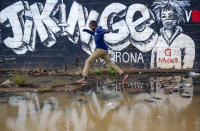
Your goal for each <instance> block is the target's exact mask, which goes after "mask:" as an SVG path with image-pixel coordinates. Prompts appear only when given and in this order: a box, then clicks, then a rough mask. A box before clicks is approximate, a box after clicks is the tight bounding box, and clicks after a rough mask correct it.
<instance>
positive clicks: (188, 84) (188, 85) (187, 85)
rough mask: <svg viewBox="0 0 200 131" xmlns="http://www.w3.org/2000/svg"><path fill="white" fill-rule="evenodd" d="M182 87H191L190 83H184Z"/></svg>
mask: <svg viewBox="0 0 200 131" xmlns="http://www.w3.org/2000/svg"><path fill="white" fill-rule="evenodd" d="M183 86H185V87H191V86H192V84H191V83H186V84H183Z"/></svg>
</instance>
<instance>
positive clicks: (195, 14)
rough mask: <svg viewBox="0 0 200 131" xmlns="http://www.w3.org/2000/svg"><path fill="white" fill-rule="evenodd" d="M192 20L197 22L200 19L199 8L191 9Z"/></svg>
mask: <svg viewBox="0 0 200 131" xmlns="http://www.w3.org/2000/svg"><path fill="white" fill-rule="evenodd" d="M192 21H193V22H195V23H198V22H199V21H200V10H194V11H192Z"/></svg>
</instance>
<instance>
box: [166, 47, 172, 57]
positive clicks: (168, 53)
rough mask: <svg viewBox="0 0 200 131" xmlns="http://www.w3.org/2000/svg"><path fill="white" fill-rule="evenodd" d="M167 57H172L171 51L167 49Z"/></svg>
mask: <svg viewBox="0 0 200 131" xmlns="http://www.w3.org/2000/svg"><path fill="white" fill-rule="evenodd" d="M165 55H166V56H170V57H171V49H169V48H167V49H166V50H165Z"/></svg>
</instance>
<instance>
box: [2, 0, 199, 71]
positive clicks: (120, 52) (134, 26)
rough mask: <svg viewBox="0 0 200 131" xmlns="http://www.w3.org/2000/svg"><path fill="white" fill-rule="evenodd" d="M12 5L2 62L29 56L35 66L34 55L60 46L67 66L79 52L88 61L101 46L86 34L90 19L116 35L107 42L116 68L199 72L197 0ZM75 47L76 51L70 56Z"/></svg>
mask: <svg viewBox="0 0 200 131" xmlns="http://www.w3.org/2000/svg"><path fill="white" fill-rule="evenodd" d="M10 2H11V1H1V2H0V3H1V7H0V8H1V9H0V34H1V35H0V57H2V59H3V58H5V57H8V56H9V53H6V51H7V50H9V51H8V52H10V50H11V51H12V53H11V52H10V53H11V54H12V56H14V57H16V59H17V57H19V56H26V57H28V61H29V63H31V62H32V60H31V57H29V55H30V54H31V56H34V55H36V56H38V57H42V55H41V54H38V52H37V50H40V48H41V46H42V49H45V50H47V51H48V50H49V51H52V50H53V49H55V47H56V46H58V45H59V48H60V49H65V48H67V49H68V54H67V55H65V54H64V53H61V54H59V55H60V56H62V55H63V56H62V57H65V58H66V59H65V62H67V61H68V63H70V61H71V59H68V58H69V57H75V56H76V57H79V56H77V55H76V52H79V50H81V51H83V53H82V55H83V56H86V57H87V55H91V54H92V53H93V51H94V49H95V43H94V39H93V38H92V36H91V35H90V34H87V33H85V32H83V31H82V30H83V29H85V28H87V29H89V26H88V24H89V21H90V20H97V21H98V24H99V26H102V27H103V28H107V29H109V30H111V32H110V33H108V34H105V41H106V42H107V44H108V46H109V53H110V56H111V58H112V60H113V61H114V62H116V63H122V64H123V65H126V64H129V66H130V67H138V68H161V69H171V68H173V69H191V68H199V65H198V63H199V61H198V52H199V51H198V48H199V47H198V46H199V45H198V43H199V42H200V41H199V38H200V36H199V34H200V24H199V23H200V6H197V5H198V4H197V5H196V4H195V2H196V3H198V1H197V0H196V1H189V0H154V1H150V2H149V1H141V2H140V1H131V2H130V1H129V2H123V1H121V2H113V3H112V1H111V2H101V1H96V3H94V2H90V1H86V0H85V1H79V0H77V1H66V0H46V1H40V0H39V1H38V2H35V1H25V0H20V1H15V2H13V3H10ZM193 8H194V9H193ZM198 9H199V10H198ZM192 28H194V30H193V29H192ZM191 34H192V36H191ZM61 44H62V45H63V46H65V47H62V45H61ZM68 45H70V46H69V47H68ZM72 46H73V47H76V48H75V49H73V50H71V52H70V49H69V48H70V47H72ZM57 48H58V47H56V49H57ZM58 52H59V51H58ZM63 52H64V51H63ZM84 53H85V54H84ZM5 54H6V55H7V56H6V55H5ZM69 54H70V55H69ZM79 55H80V54H79ZM52 56H53V54H51V55H49V57H52ZM29 58H30V59H29ZM80 58H81V56H80ZM50 61H51V62H52V63H53V62H54V60H50ZM60 62H61V63H62V60H61V61H60ZM82 62H83V61H82ZM15 63H17V62H16V61H15ZM30 65H31V64H30ZM36 65H37V64H36Z"/></svg>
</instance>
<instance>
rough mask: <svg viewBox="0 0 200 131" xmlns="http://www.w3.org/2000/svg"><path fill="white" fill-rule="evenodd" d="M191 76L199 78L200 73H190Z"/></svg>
mask: <svg viewBox="0 0 200 131" xmlns="http://www.w3.org/2000/svg"><path fill="white" fill-rule="evenodd" d="M189 75H190V76H192V77H197V76H200V73H196V72H190V73H189Z"/></svg>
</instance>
